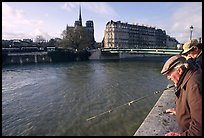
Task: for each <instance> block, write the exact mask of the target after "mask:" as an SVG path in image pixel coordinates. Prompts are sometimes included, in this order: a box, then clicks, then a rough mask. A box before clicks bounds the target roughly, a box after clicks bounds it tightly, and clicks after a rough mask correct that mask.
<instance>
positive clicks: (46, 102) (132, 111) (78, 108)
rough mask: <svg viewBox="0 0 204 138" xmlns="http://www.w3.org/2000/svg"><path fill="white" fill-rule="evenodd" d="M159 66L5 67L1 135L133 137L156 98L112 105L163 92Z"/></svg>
mask: <svg viewBox="0 0 204 138" xmlns="http://www.w3.org/2000/svg"><path fill="white" fill-rule="evenodd" d="M162 65H163V62H152V61H151V62H148V61H142V62H141V61H87V62H71V63H58V64H31V65H18V66H14V65H13V66H7V67H3V68H2V135H5V136H9V135H21V136H24V135H34V136H61V135H67V136H71V135H74V136H80V135H83V136H94V135H98V136H107V135H111V136H122V135H133V134H134V133H135V131H136V130H137V128H138V127H139V126H140V124H141V123H142V121H143V120H144V118H145V117H146V115H147V114H148V113H149V111H150V110H151V108H152V107H153V105H154V104H155V102H156V101H157V100H158V98H159V96H160V94H158V95H154V96H151V97H149V98H145V99H143V100H140V101H138V102H137V103H133V104H131V105H130V106H128V105H125V106H122V107H120V108H116V107H118V106H120V105H123V104H125V103H128V102H129V101H131V100H133V99H137V98H140V97H143V96H145V95H148V94H152V93H153V92H155V91H157V90H160V89H163V88H165V87H166V86H167V84H168V81H167V79H166V78H165V77H164V76H162V75H161V74H160V71H161V68H162ZM110 109H114V110H113V111H112V112H110V113H106V114H103V115H101V116H97V117H96V118H94V119H92V120H89V121H87V119H88V118H90V117H92V116H95V115H98V114H101V113H103V112H105V111H108V110H110Z"/></svg>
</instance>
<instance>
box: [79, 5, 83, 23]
mask: <svg viewBox="0 0 204 138" xmlns="http://www.w3.org/2000/svg"><path fill="white" fill-rule="evenodd" d="M79 26H82V18H81V5H80V9H79Z"/></svg>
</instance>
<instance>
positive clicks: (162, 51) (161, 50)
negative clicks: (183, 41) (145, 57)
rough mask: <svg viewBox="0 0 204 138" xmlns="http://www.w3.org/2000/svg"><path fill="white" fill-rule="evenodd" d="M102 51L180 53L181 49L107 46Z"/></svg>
mask: <svg viewBox="0 0 204 138" xmlns="http://www.w3.org/2000/svg"><path fill="white" fill-rule="evenodd" d="M101 51H102V52H110V53H119V52H120V53H123V52H126V53H130V54H179V53H180V52H181V51H182V50H179V49H130V48H105V49H101Z"/></svg>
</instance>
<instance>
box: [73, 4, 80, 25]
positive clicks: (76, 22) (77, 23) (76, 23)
mask: <svg viewBox="0 0 204 138" xmlns="http://www.w3.org/2000/svg"><path fill="white" fill-rule="evenodd" d="M74 26H82V18H81V5H80V7H79V20H77V21H75V24H74Z"/></svg>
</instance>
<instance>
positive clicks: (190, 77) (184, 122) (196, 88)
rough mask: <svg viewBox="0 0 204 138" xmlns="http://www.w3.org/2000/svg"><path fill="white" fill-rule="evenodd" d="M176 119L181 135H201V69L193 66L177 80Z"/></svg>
mask: <svg viewBox="0 0 204 138" xmlns="http://www.w3.org/2000/svg"><path fill="white" fill-rule="evenodd" d="M179 82H180V83H179V84H180V85H178V87H177V92H176V93H175V94H176V119H177V122H178V124H179V127H180V129H181V135H183V136H200V135H202V69H201V68H198V67H193V68H191V69H189V70H187V71H186V72H185V73H184V74H183V76H182V77H181V79H180V80H179Z"/></svg>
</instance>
